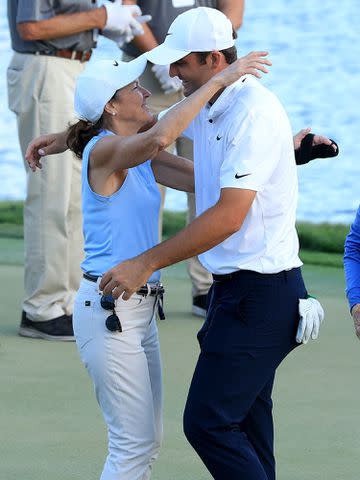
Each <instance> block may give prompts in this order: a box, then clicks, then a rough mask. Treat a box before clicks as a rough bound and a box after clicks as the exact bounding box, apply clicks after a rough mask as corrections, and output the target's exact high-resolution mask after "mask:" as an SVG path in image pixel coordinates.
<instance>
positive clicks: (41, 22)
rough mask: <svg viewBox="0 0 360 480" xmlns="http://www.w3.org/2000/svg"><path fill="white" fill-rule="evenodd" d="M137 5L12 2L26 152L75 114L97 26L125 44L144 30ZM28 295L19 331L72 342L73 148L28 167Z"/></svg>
mask: <svg viewBox="0 0 360 480" xmlns="http://www.w3.org/2000/svg"><path fill="white" fill-rule="evenodd" d="M140 13H141V11H140V9H139V8H138V7H129V6H126V7H125V6H122V5H121V2H119V1H117V2H114V3H110V2H105V4H104V6H102V7H99V8H98V7H97V4H96V1H93V0H79V1H76V2H75V1H74V2H69V1H65V0H59V1H48V0H33V1H29V0H8V20H9V27H10V34H11V41H12V48H13V50H14V55H13V58H12V60H11V63H10V65H9V67H8V72H7V80H8V99H9V108H10V109H11V110H12V111H13V112H14V113H15V114H16V118H17V124H18V134H19V141H20V146H21V150H22V153H23V156H24V155H25V150H26V146H27V145H28V143H29V142H30V141H31V140H32V139H33V138H35V137H37V136H39V135H40V134H42V133H45V132H48V131H49V130H53V131H57V130H63V129H65V128H66V127H67V125H68V122H69V120H72V119H74V109H73V98H74V89H75V81H76V78H77V77H78V75H79V74H80V73H81V72H82V70H83V67H84V65H85V62H86V61H87V60H89V59H90V56H91V52H92V48H94V47H95V46H96V42H95V36H96V32H97V29H103V30H102V33H103V34H104V35H106V36H108V37H111V39H112V40H114V41H116V42H117V43H118V44H120V45H122V43H123V42H124V40H125V38H126V40H127V41H128V40H129V39H131V38H132V37H133V35H135V34H140V33H142V32H143V30H142V27H141V25H140V24H139V22H138V21H136V20H135V19H134V17H133V14H140ZM25 168H26V175H27V192H26V199H25V205H24V237H25V292H24V301H23V312H22V319H21V325H20V330H19V334H20V335H22V336H26V337H32V338H43V339H47V340H73V339H74V334H73V327H72V311H73V303H74V297H75V293H76V291H77V289H78V287H79V283H80V276H81V272H80V262H81V260H82V257H83V238H82V228H81V224H82V218H81V198H80V189H81V179H80V171H81V163H80V162H79V160H77V159H75V158H74V157H73V156H72V154H71V153H70V152H67V153H65V154H64V155H62V157H61V159H58V160H56V159H52V160H51V161H50V162H46V164H44V168H43V172H42V174H41V175H33V174H32V173H31V172H30V170H29V169H28V167H27V166H26V165H25Z"/></svg>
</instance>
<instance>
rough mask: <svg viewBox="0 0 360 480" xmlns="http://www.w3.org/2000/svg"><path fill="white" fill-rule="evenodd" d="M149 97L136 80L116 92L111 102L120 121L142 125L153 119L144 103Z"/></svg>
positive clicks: (148, 93)
mask: <svg viewBox="0 0 360 480" xmlns="http://www.w3.org/2000/svg"><path fill="white" fill-rule="evenodd" d="M149 96H150V92H149V91H148V90H146V88H144V87H142V86H141V85H140V83H139V81H138V80H135V81H134V82H132V83H130V84H129V85H126V87H123V88H120V89H119V90H117V92H116V93H115V95H114V98H113V99H112V101H111V102H112V105H113V107H114V108H115V109H116V114H117V115H118V116H119V118H120V119H121V120H126V121H130V122H135V123H139V124H141V125H143V124H145V123H148V122H149V121H151V120H152V118H153V115H152V113H151V111H150V109H149V107H148V105H147V103H146V100H147V98H148V97H149Z"/></svg>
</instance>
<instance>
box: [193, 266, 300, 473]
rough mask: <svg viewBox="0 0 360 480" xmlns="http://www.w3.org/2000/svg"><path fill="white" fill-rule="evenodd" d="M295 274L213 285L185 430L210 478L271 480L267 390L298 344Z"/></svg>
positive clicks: (272, 464)
mask: <svg viewBox="0 0 360 480" xmlns="http://www.w3.org/2000/svg"><path fill="white" fill-rule="evenodd" d="M305 296H306V290H305V286H304V283H303V281H302V277H301V272H300V269H294V270H292V271H290V272H283V273H281V274H276V275H261V274H257V273H255V272H242V273H241V274H240V275H238V276H236V277H234V278H232V279H231V280H225V281H221V282H214V285H213V287H212V291H211V300H210V305H209V311H208V316H207V319H206V322H205V324H204V326H203V328H202V329H201V330H200V332H199V334H198V338H199V342H200V346H201V353H200V356H199V359H198V362H197V365H196V368H195V372H194V376H193V379H192V383H191V386H190V390H189V395H188V399H187V403H186V407H185V412H184V432H185V435H186V436H187V438H188V440H189V442H190V443H191V444H192V446H193V447H194V448H195V450H196V451H197V453H198V455H199V456H200V457H201V459H202V460H203V462H204V464H205V465H206V467H207V468H208V470H209V471H210V473H211V474H212V476H213V477H214V478H215V479H216V480H235V479H236V480H274V479H275V460H274V452H273V420H272V401H271V392H272V386H273V381H274V375H275V370H276V368H277V367H278V365H279V364H280V363H281V361H282V360H283V359H284V358H285V357H286V355H287V354H288V353H289V352H290V351H291V350H292V349H293V348H295V346H296V343H295V334H296V329H297V325H298V321H299V317H298V299H299V298H304V297H305Z"/></svg>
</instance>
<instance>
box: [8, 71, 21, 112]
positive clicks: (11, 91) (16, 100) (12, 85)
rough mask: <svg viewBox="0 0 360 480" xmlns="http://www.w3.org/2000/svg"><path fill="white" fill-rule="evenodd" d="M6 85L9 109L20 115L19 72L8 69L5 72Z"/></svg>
mask: <svg viewBox="0 0 360 480" xmlns="http://www.w3.org/2000/svg"><path fill="white" fill-rule="evenodd" d="M6 75H7V85H8V104H9V109H10V110H11V111H12V112H14V113H20V110H21V98H22V95H21V76H22V71H21V70H13V69H12V68H10V67H9V68H8V69H7V72H6Z"/></svg>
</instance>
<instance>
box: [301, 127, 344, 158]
mask: <svg viewBox="0 0 360 480" xmlns="http://www.w3.org/2000/svg"><path fill="white" fill-rule="evenodd" d="M310 132H311V127H309V128H303V129H302V130H300V131H299V132H298V133H297V134H296V135H294V150H298V148H300V145H301V142H302V141H303V139H304V138H305V137H306V135H307V134H308V133H310ZM312 144H313V146H315V145H331V148H332V149H333V150H334V152H336V145H335V144H334V142H332V141H331V140H330V138H328V137H324V136H323V135H314V138H313V143H312Z"/></svg>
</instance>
